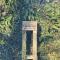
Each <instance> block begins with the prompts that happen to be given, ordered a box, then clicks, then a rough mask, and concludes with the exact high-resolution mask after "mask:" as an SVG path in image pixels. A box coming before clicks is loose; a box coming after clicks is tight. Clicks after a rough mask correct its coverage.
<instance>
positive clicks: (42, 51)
mask: <svg viewBox="0 0 60 60" xmlns="http://www.w3.org/2000/svg"><path fill="white" fill-rule="evenodd" d="M32 20H34V21H38V24H39V28H40V29H39V34H38V45H39V46H38V58H39V60H60V1H59V0H0V60H21V25H22V21H32Z"/></svg>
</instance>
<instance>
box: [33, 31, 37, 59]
mask: <svg viewBox="0 0 60 60" xmlns="http://www.w3.org/2000/svg"><path fill="white" fill-rule="evenodd" d="M33 60H37V31H33Z"/></svg>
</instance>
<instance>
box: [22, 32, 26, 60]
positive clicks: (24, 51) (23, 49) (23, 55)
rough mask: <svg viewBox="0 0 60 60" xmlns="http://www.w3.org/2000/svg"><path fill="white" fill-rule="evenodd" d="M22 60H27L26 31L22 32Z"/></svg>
mask: <svg viewBox="0 0 60 60" xmlns="http://www.w3.org/2000/svg"><path fill="white" fill-rule="evenodd" d="M22 60H26V31H22Z"/></svg>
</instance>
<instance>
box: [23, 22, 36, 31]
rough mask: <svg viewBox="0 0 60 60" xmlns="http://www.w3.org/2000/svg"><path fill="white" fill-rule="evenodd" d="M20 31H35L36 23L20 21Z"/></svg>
mask: <svg viewBox="0 0 60 60" xmlns="http://www.w3.org/2000/svg"><path fill="white" fill-rule="evenodd" d="M22 30H28V31H29V30H30V31H31V30H37V21H22Z"/></svg>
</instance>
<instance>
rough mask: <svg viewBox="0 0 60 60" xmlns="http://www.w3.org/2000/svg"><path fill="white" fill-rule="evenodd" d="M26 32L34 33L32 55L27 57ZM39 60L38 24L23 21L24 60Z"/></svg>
mask: <svg viewBox="0 0 60 60" xmlns="http://www.w3.org/2000/svg"><path fill="white" fill-rule="evenodd" d="M26 31H33V37H32V38H33V39H32V43H31V44H32V54H31V55H26ZM29 59H32V60H37V22H36V21H23V22H22V60H29Z"/></svg>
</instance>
